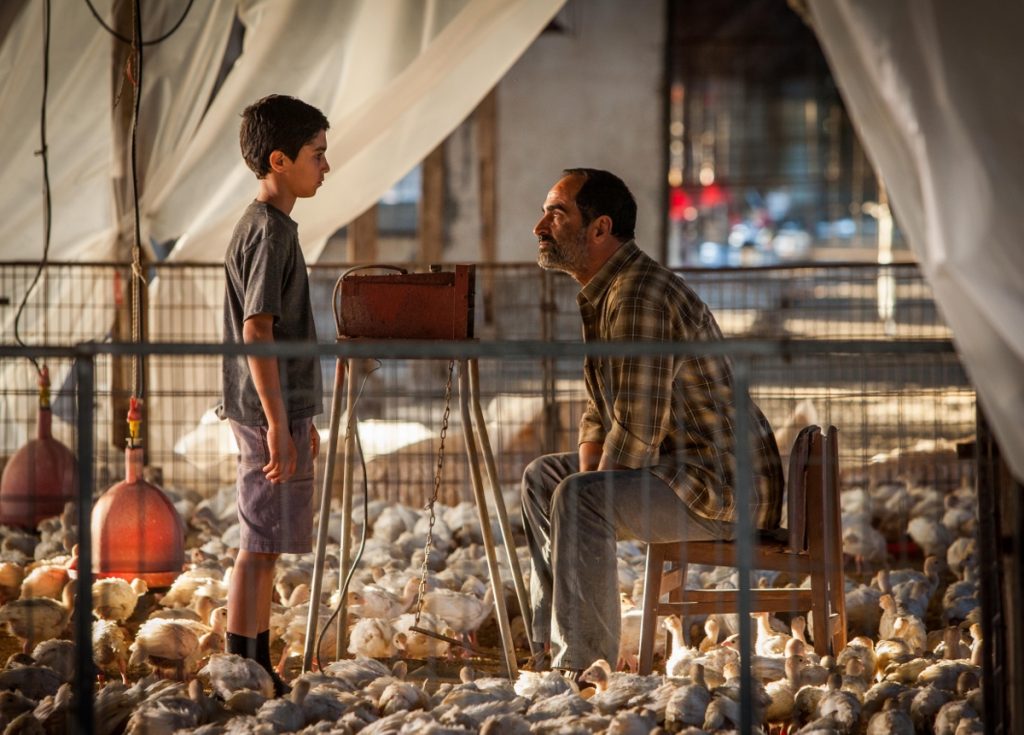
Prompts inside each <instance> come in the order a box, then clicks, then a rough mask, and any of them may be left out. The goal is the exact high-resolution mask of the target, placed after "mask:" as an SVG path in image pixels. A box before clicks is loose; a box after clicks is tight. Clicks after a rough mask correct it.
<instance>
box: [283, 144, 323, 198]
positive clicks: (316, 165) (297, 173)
mask: <svg viewBox="0 0 1024 735" xmlns="http://www.w3.org/2000/svg"><path fill="white" fill-rule="evenodd" d="M283 158H284V161H285V163H284V166H283V168H282V171H281V177H282V178H284V180H285V181H286V182H287V184H288V188H289V189H291V192H292V193H293V194H294V195H295V196H296V197H299V198H305V197H311V196H313V195H314V194H316V190H317V189H319V188H320V185H321V184H322V183H324V174H326V173H327V172H328V171H330V170H331V167H330V165H328V163H327V131H326V130H321V131H320V132H319V133H317V134H316V135H315V136H313V139H312V140H311V141H309V142H308V143H306V144H305V145H304V146H302V148H300V149H299V153H298V155H297V156H296V157H295V160H294V161H293V160H291V159H290V158H288V156H283Z"/></svg>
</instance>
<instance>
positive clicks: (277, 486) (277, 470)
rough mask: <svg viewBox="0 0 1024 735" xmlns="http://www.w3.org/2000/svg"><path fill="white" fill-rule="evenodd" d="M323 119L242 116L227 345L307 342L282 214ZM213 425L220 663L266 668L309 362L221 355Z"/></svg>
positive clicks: (306, 169)
mask: <svg viewBox="0 0 1024 735" xmlns="http://www.w3.org/2000/svg"><path fill="white" fill-rule="evenodd" d="M328 127H329V124H328V122H327V118H325V117H324V115H323V113H322V112H320V110H318V109H316V108H315V107H311V106H310V105H307V104H306V103H305V102H302V101H300V100H297V99H294V98H292V97H287V96H284V95H270V96H268V97H264V98H263V99H261V100H259V101H257V102H255V103H253V104H252V105H250V106H249V107H248V108H246V110H245V111H244V112H243V113H242V126H241V132H240V136H239V138H240V142H241V147H242V157H243V158H244V159H245V162H246V164H247V165H248V166H249V168H250V169H252V170H253V172H254V173H255V174H256V178H257V179H259V192H258V194H257V195H256V199H255V201H253V202H252V203H251V204H250V205H249V207H248V208H247V209H246V210H245V213H244V214H243V215H242V218H241V219H240V220H239V221H238V224H237V225H236V226H235V231H234V234H233V235H232V236H231V244H230V245H229V247H228V251H227V254H226V255H225V257H224V269H225V271H226V277H227V284H226V287H225V294H224V340H225V341H226V342H246V343H251V342H274V341H276V340H312V341H316V327H315V325H314V323H313V312H312V305H311V304H310V300H309V282H308V279H307V276H306V263H305V260H304V258H303V257H302V250H301V249H300V248H299V239H298V231H297V225H296V224H295V222H294V221H292V219H291V217H289V214H290V213H291V211H292V208H293V207H294V206H295V200H296V199H297V198H299V197H311V196H313V195H314V194H315V193H316V190H317V189H318V188H319V187H320V185H321V184H322V183H323V179H324V174H326V173H327V172H328V171H329V170H330V167H329V166H328V165H327V158H326V156H325V152H326V150H327V135H326V131H327V128H328ZM223 386H224V405H223V409H222V418H227V419H229V420H230V422H231V429H232V431H233V432H234V434H235V438H236V439H237V440H238V447H239V452H240V461H239V466H238V486H237V487H238V521H239V523H240V524H241V543H240V548H239V551H238V556H237V557H236V559H235V566H234V570H233V572H232V575H231V583H230V586H229V589H228V627H227V630H228V632H227V644H226V648H227V652H228V653H236V654H238V655H241V656H244V657H246V658H251V659H255V660H256V661H257V662H259V663H260V665H262V666H263V668H265V669H266V670H267V672H268V673H269V674H270V675H271V678H272V679H273V680H274V689H275V692H276V693H277V695H278V696H281V695H282V694H284V693H286V692H287V691H288V690H289V688H288V686H287V685H286V684H285V683H284V682H283V681H282V680H281V679H280V677H278V676H277V674H276V673H275V672H274V669H273V666H272V664H271V661H270V603H271V595H272V592H273V581H274V566H275V563H276V561H277V557H278V555H279V554H282V553H287V554H301V553H306V552H309V551H310V549H311V546H312V544H311V537H312V525H313V462H314V460H315V458H316V455H317V453H318V452H319V449H320V436H319V434H317V431H316V429H315V428H314V427H313V416H316V415H317V414H319V413H320V412H321V410H322V403H323V389H322V386H321V379H320V361H319V360H317V359H316V358H308V359H306V358H303V359H286V358H280V359H278V358H274V357H252V356H250V357H245V356H226V357H225V358H224V372H223Z"/></svg>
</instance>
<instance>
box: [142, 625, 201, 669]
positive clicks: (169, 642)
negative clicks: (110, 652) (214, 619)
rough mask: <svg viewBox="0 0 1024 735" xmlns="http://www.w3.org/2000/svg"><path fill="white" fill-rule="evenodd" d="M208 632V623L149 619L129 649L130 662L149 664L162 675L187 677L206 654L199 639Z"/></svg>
mask: <svg viewBox="0 0 1024 735" xmlns="http://www.w3.org/2000/svg"><path fill="white" fill-rule="evenodd" d="M208 632H209V629H208V628H207V627H206V626H205V625H203V624H201V623H197V622H195V621H192V620H175V619H167V618H150V619H149V620H147V621H146V622H144V623H143V624H142V626H141V627H140V628H139V632H138V633H137V634H136V636H135V642H134V643H132V645H131V646H130V648H129V650H130V651H131V657H130V658H129V660H128V665H129V666H130V667H131V666H136V665H138V664H141V663H147V664H149V666H150V667H152V668H153V669H154V671H156V672H157V673H158V674H159V675H161V676H173V677H174V678H177V679H178V680H181V681H185V680H188V679H190V678H191V677H192V675H193V674H194V673H195V670H196V667H197V665H198V663H199V660H200V659H201V658H202V657H203V653H204V652H203V650H202V647H201V646H200V643H199V638H200V636H202V635H204V634H205V633H208Z"/></svg>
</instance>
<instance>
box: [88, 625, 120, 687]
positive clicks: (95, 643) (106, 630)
mask: <svg viewBox="0 0 1024 735" xmlns="http://www.w3.org/2000/svg"><path fill="white" fill-rule="evenodd" d="M92 659H93V662H94V663H95V664H96V668H97V669H99V675H100V678H101V679H105V678H106V672H107V670H108V669H109V668H111V667H112V666H113V667H116V668H117V670H118V673H120V674H121V682H122V683H123V684H125V685H127V684H128V632H127V631H126V630H125V629H124V628H122V627H121V626H120V625H119V624H118V623H116V622H114V621H113V620H97V621H96V622H94V623H93V624H92Z"/></svg>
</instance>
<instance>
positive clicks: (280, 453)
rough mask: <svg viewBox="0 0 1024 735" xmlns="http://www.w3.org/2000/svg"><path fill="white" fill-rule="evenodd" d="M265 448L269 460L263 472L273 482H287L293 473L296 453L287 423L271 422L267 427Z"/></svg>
mask: <svg viewBox="0 0 1024 735" xmlns="http://www.w3.org/2000/svg"><path fill="white" fill-rule="evenodd" d="M267 449H269V450H270V461H269V462H267V464H266V466H265V467H264V468H263V474H264V475H266V476H267V479H268V480H270V481H271V482H273V483H280V482H288V480H289V479H291V476H292V475H294V474H295V465H296V461H297V454H296V452H295V442H294V441H292V435H291V432H290V431H289V430H288V424H287V423H285V424H283V425H278V424H271V425H270V428H268V429H267Z"/></svg>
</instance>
